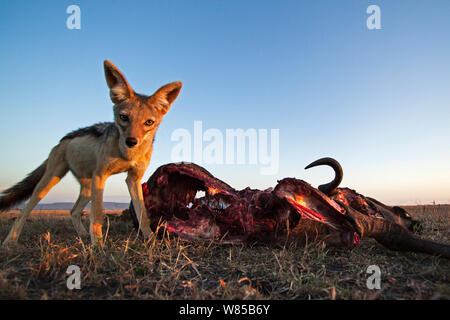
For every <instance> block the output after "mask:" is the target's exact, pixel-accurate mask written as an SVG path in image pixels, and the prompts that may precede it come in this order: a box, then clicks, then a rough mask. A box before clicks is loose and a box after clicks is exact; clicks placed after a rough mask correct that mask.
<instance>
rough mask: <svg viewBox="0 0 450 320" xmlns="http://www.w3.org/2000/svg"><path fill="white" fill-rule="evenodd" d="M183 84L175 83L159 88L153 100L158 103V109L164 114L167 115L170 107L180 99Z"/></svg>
mask: <svg viewBox="0 0 450 320" xmlns="http://www.w3.org/2000/svg"><path fill="white" fill-rule="evenodd" d="M182 86H183V83H182V82H181V81H175V82H172V83H169V84H166V85H165V86H162V87H161V88H159V89H158V90H157V91H156V92H155V93H154V94H153V96H152V97H153V98H156V99H157V101H158V108H159V110H160V111H161V113H162V114H166V113H167V111H169V109H170V106H171V105H172V103H173V102H174V101H175V99H176V98H177V97H178V94H179V93H180V90H181V87H182Z"/></svg>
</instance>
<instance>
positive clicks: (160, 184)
mask: <svg viewBox="0 0 450 320" xmlns="http://www.w3.org/2000/svg"><path fill="white" fill-rule="evenodd" d="M317 165H329V166H331V167H332V168H333V169H334V170H335V172H336V177H335V179H334V180H333V181H332V182H331V183H328V184H325V185H321V186H319V188H318V189H316V188H314V187H312V186H311V185H310V184H308V183H307V182H305V181H303V180H299V179H295V178H285V179H282V180H279V181H278V183H277V185H276V186H275V188H268V189H266V190H256V189H250V188H246V189H243V190H235V189H234V188H232V187H231V186H229V185H228V184H226V183H225V182H223V181H221V180H219V179H217V178H216V177H214V176H213V175H212V174H211V173H209V172H208V171H207V170H205V169H204V168H202V167H200V166H198V165H196V164H193V163H170V164H166V165H163V166H161V167H159V168H158V169H157V170H156V171H155V172H154V173H153V175H152V176H151V177H150V178H149V180H148V181H147V183H144V184H143V193H144V202H145V206H146V208H147V214H148V217H149V219H150V223H151V228H152V229H153V230H156V228H157V227H158V226H159V227H160V228H163V229H164V230H166V231H167V232H170V233H173V234H176V235H178V236H179V237H181V238H184V239H188V240H197V241H198V240H207V241H218V242H220V243H236V242H250V241H277V240H283V241H286V240H293V241H303V240H314V239H320V240H324V241H325V242H326V243H329V244H332V245H342V246H346V247H354V246H356V245H358V244H359V242H360V240H361V238H366V237H372V238H375V239H376V240H377V241H378V242H379V243H381V244H382V245H384V246H386V247H387V248H390V249H392V250H403V251H416V252H423V253H428V254H434V255H442V256H445V257H447V258H450V246H448V245H445V244H440V243H436V242H433V241H429V240H424V239H421V238H420V237H418V236H417V235H415V234H414V233H413V232H411V230H412V229H413V228H414V226H415V225H417V222H416V221H414V220H413V219H412V218H411V217H410V216H409V214H408V213H407V212H406V211H405V210H403V209H402V208H399V207H389V206H386V205H384V204H382V203H380V202H378V201H376V200H375V199H371V198H366V197H364V196H362V195H360V194H358V193H357V192H356V191H354V190H351V189H348V188H338V185H339V183H340V182H341V180H342V175H343V174H342V168H341V166H340V165H339V163H338V162H337V161H335V160H334V159H331V158H323V159H320V160H317V161H315V162H313V163H312V164H310V165H309V166H308V167H307V168H310V167H313V166H317ZM130 212H131V215H132V217H133V221H134V225H135V227H136V228H137V227H138V222H137V219H136V216H135V213H134V209H133V206H132V204H130ZM410 229H411V230H410Z"/></svg>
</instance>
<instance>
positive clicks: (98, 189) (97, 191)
mask: <svg viewBox="0 0 450 320" xmlns="http://www.w3.org/2000/svg"><path fill="white" fill-rule="evenodd" d="M105 181H106V177H103V176H94V177H93V179H92V200H91V213H90V217H89V218H90V228H89V231H90V234H91V241H92V245H94V246H96V245H99V244H100V245H101V244H102V239H103V234H102V224H103V190H104V188H105Z"/></svg>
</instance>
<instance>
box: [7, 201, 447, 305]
mask: <svg viewBox="0 0 450 320" xmlns="http://www.w3.org/2000/svg"><path fill="white" fill-rule="evenodd" d="M408 210H409V211H410V212H412V213H413V214H414V215H415V216H417V217H419V218H420V219H421V220H422V221H423V224H424V231H423V236H424V237H426V238H429V239H434V240H439V241H442V242H445V243H449V242H450V241H449V229H450V228H449V225H450V224H449V212H450V206H425V207H423V206H417V207H413V208H408ZM12 215H14V213H12ZM55 216H56V218H55ZM2 217H3V219H2V220H0V236H1V238H2V239H4V238H5V237H6V235H7V233H8V231H9V229H10V227H11V224H12V219H11V216H8V215H3V216H2ZM58 217H59V218H58ZM64 217H65V218H67V217H68V213H67V212H66V213H65V214H64V212H59V214H53V215H52V214H51V212H47V216H46V215H45V214H43V213H42V212H41V214H36V215H35V217H34V218H33V219H30V221H29V222H28V223H27V224H26V225H25V228H24V232H23V234H22V237H21V239H20V244H19V245H18V246H16V247H13V248H9V249H4V248H0V299H449V298H450V285H449V283H450V281H449V280H450V279H449V276H450V261H449V260H446V259H442V258H438V257H430V256H427V255H422V254H415V253H398V252H393V251H389V250H388V249H385V248H384V247H382V246H381V245H379V244H378V243H376V242H375V241H372V240H368V241H365V242H363V243H362V245H361V246H359V247H358V248H356V249H354V250H347V249H341V248H326V247H325V246H324V245H323V244H322V243H310V244H309V245H307V246H306V247H303V246H299V245H296V244H283V243H281V244H280V243H279V244H262V243H260V244H253V245H248V246H241V245H234V246H231V245H227V246H220V245H216V244H213V243H204V244H197V243H190V242H185V241H180V240H179V239H177V238H173V237H171V236H169V235H168V234H163V235H159V238H158V239H152V240H151V241H148V242H143V241H142V240H140V239H136V234H135V232H134V231H133V228H132V226H131V222H130V221H129V220H128V219H127V218H126V217H121V216H118V215H117V214H116V215H109V216H108V217H109V218H108V220H109V229H108V236H107V239H106V242H105V247H104V249H103V250H93V249H92V248H91V246H90V244H89V241H88V239H77V238H76V235H75V231H74V229H73V227H72V225H71V221H70V220H69V219H65V218H64ZM61 218H62V219H61ZM106 225H107V223H105V226H106ZM373 264H375V265H378V266H379V267H380V268H381V272H382V285H381V286H382V288H381V290H369V289H367V287H366V279H367V277H368V276H369V275H368V274H366V269H367V267H368V266H369V265H373ZM70 265H78V266H79V267H80V268H81V272H82V280H81V287H82V288H81V290H72V291H71V290H68V289H67V287H66V279H67V274H66V273H65V272H66V270H67V267H68V266H70Z"/></svg>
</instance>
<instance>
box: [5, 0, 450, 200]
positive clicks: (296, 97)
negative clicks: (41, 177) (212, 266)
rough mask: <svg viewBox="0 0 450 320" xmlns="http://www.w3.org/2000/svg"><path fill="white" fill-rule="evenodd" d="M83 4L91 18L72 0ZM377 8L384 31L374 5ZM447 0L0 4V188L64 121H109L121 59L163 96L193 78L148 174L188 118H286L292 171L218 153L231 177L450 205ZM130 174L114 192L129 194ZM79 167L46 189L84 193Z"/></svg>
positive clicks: (211, 123)
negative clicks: (336, 174) (108, 77)
mask: <svg viewBox="0 0 450 320" xmlns="http://www.w3.org/2000/svg"><path fill="white" fill-rule="evenodd" d="M72 4H76V5H78V6H79V7H80V9H81V29H80V30H69V29H67V27H66V19H67V18H68V16H69V15H68V14H67V13H66V8H67V7H68V6H69V5H72ZM372 4H376V5H379V7H380V9H381V24H382V29H381V30H368V29H367V27H366V19H367V17H368V16H369V15H368V14H367V13H366V8H367V7H368V6H369V5H372ZM449 12H450V2H449V1H447V0H442V1H438V0H435V1H432V2H428V1H414V0H409V1H379V0H371V1H362V0H354V1H350V0H343V1H332V0H329V1H325V0H322V1H312V0H311V1H298V0H296V1H285V0H283V1H252V0H246V1H212V0H210V1H181V0H178V1H166V0H164V1H162V0H161V1H127V2H126V1H2V2H1V3H0V30H1V32H0V94H1V96H2V100H1V103H0V108H1V110H2V113H1V114H2V116H3V117H2V121H1V125H0V136H1V137H3V138H2V139H0V148H1V150H2V156H1V157H0V189H3V188H6V187H8V186H10V185H12V184H14V183H16V182H17V181H19V180H21V179H22V178H23V177H24V176H25V175H26V174H27V173H29V172H31V171H32V170H33V169H34V168H35V167H37V166H38V165H39V164H40V163H41V162H42V161H43V160H44V159H45V158H46V157H47V156H48V153H49V151H50V149H51V148H52V147H53V146H54V145H55V144H57V143H58V141H59V139H60V138H61V137H62V136H63V135H64V134H65V133H67V132H69V131H71V130H73V129H76V128H78V127H83V126H88V125H91V124H93V123H95V122H99V121H110V120H112V103H111V102H110V100H109V95H108V90H107V86H106V83H105V80H104V74H103V64H102V63H103V60H104V59H109V60H111V61H112V62H113V63H115V64H116V65H117V66H118V67H119V69H121V71H122V72H123V73H124V74H125V76H126V77H127V79H128V80H129V82H130V84H131V85H132V86H133V88H134V89H135V90H136V91H137V92H140V93H146V94H151V93H153V92H154V91H155V90H156V89H157V88H159V87H160V86H161V85H163V84H165V83H168V82H171V81H176V80H181V81H183V83H184V87H183V89H182V92H181V94H180V97H179V98H178V100H177V101H176V102H175V103H174V105H173V108H172V109H171V110H170V112H169V113H168V114H167V115H166V117H165V120H164V121H163V123H162V125H161V127H160V129H159V131H158V133H157V139H156V142H155V146H154V152H153V157H152V162H151V164H150V166H149V168H148V170H147V174H146V175H145V177H144V178H145V179H146V178H148V177H149V176H150V175H151V173H152V172H153V171H154V170H155V169H156V168H157V167H158V166H160V165H162V164H164V163H168V162H170V161H171V157H170V155H171V150H172V148H173V147H174V146H175V145H176V142H174V141H171V139H170V138H171V133H172V132H173V131H174V130H176V129H177V128H186V129H187V130H189V131H191V132H193V124H194V121H195V120H201V121H202V123H203V128H204V130H206V129H208V128H217V129H219V130H221V131H223V132H225V130H226V129H234V128H243V129H248V128H255V129H268V130H270V129H279V130H280V131H279V132H280V153H279V157H280V169H279V172H278V173H277V174H276V175H270V176H264V175H260V174H259V167H258V166H255V165H205V167H206V168H207V169H208V170H210V171H211V172H212V173H214V174H215V175H216V176H217V177H219V178H222V179H223V180H225V181H226V182H228V183H229V184H231V185H232V186H235V187H237V188H243V187H246V186H251V187H258V188H266V187H269V186H273V185H275V183H276V180H277V179H280V178H283V177H287V176H295V177H297V178H301V179H304V180H306V181H308V182H310V183H311V184H313V185H314V186H317V185H318V184H321V183H325V182H328V181H329V179H331V178H332V173H331V170H329V169H327V168H315V169H311V170H309V171H305V170H304V169H303V168H304V167H305V166H306V165H307V164H309V163H310V162H312V161H313V160H315V159H317V158H320V157H323V156H331V157H334V158H336V159H337V160H338V161H340V162H341V164H342V166H343V168H344V173H345V175H344V181H343V183H342V185H343V186H349V187H351V188H354V189H356V190H357V191H359V192H361V193H363V194H365V195H369V196H372V197H376V198H378V199H379V200H381V201H385V202H387V203H390V204H394V203H396V204H415V203H430V202H431V201H433V200H435V201H436V202H441V203H450V169H449V163H450V125H449V124H450V90H449V89H450V59H449V57H450V19H448V13H449ZM124 178H125V177H124V175H118V176H114V177H111V178H110V179H109V181H108V183H107V186H106V191H105V200H107V201H111V200H116V201H128V199H129V197H128V195H127V189H126V186H125V184H124V183H123V180H124ZM77 192H78V186H77V185H76V182H75V180H74V178H73V177H71V176H70V175H68V176H67V177H66V178H65V179H64V180H63V181H62V182H61V183H60V184H59V185H57V186H56V187H55V188H54V189H53V190H52V191H51V192H50V193H49V195H48V196H47V197H46V198H45V199H44V202H54V201H73V200H75V198H76V196H77Z"/></svg>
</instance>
